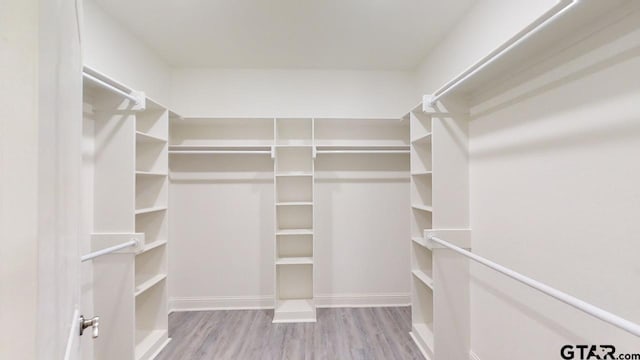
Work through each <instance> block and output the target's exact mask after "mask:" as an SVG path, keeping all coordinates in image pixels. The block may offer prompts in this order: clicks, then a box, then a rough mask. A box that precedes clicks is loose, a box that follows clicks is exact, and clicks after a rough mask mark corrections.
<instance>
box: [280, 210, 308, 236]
mask: <svg viewBox="0 0 640 360" xmlns="http://www.w3.org/2000/svg"><path fill="white" fill-rule="evenodd" d="M276 220H277V225H278V231H280V230H292V229H313V209H312V207H311V206H279V207H278V208H277V209H276Z"/></svg>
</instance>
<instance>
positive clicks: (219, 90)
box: [171, 69, 420, 118]
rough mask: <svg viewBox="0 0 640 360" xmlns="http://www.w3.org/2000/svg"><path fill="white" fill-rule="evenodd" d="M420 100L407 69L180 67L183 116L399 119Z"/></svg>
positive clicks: (176, 79)
mask: <svg viewBox="0 0 640 360" xmlns="http://www.w3.org/2000/svg"><path fill="white" fill-rule="evenodd" d="M419 101H420V96H418V95H417V92H416V88H415V77H414V74H413V73H411V72H403V71H349V70H250V69H247V70H243V69H175V70H174V71H173V75H172V84H171V105H172V106H173V107H174V108H175V110H176V111H177V112H178V113H180V114H181V115H182V116H186V117H205V116H230V117H231V116H234V117H235V116H241V117H242V116H247V117H248V116H280V117H285V116H293V117H295V116H301V117H302V116H306V117H311V116H316V117H390V118H393V117H400V116H401V115H403V114H404V113H406V112H407V111H408V110H409V109H410V108H412V107H413V106H415V105H416V104H417V103H418V102H419Z"/></svg>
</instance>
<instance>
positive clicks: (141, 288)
mask: <svg viewBox="0 0 640 360" xmlns="http://www.w3.org/2000/svg"><path fill="white" fill-rule="evenodd" d="M166 252H167V248H166V247H165V246H158V247H156V248H154V249H151V250H149V251H146V252H143V253H141V254H138V255H136V263H135V295H136V296H139V295H140V294H142V293H144V292H146V291H148V290H149V289H150V288H151V287H153V286H155V285H156V284H157V283H158V282H159V281H161V280H164V278H166V276H167V253H166Z"/></svg>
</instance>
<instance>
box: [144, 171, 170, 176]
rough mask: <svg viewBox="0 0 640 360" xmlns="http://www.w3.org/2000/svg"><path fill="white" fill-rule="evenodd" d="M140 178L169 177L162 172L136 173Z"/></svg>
mask: <svg viewBox="0 0 640 360" xmlns="http://www.w3.org/2000/svg"><path fill="white" fill-rule="evenodd" d="M136 175H138V176H167V175H168V174H167V173H166V172H162V171H136Z"/></svg>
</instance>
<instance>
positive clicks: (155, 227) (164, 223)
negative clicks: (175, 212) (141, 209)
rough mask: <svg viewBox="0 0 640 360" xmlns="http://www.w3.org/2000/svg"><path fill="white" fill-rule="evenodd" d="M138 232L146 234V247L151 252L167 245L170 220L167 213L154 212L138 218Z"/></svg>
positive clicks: (145, 249)
mask: <svg viewBox="0 0 640 360" xmlns="http://www.w3.org/2000/svg"><path fill="white" fill-rule="evenodd" d="M136 232H138V233H144V237H145V246H144V248H143V249H142V251H148V250H151V249H153V248H155V247H157V246H161V245H164V244H166V243H167V234H168V220H167V212H166V211H154V212H150V213H146V214H140V215H137V216H136Z"/></svg>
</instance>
